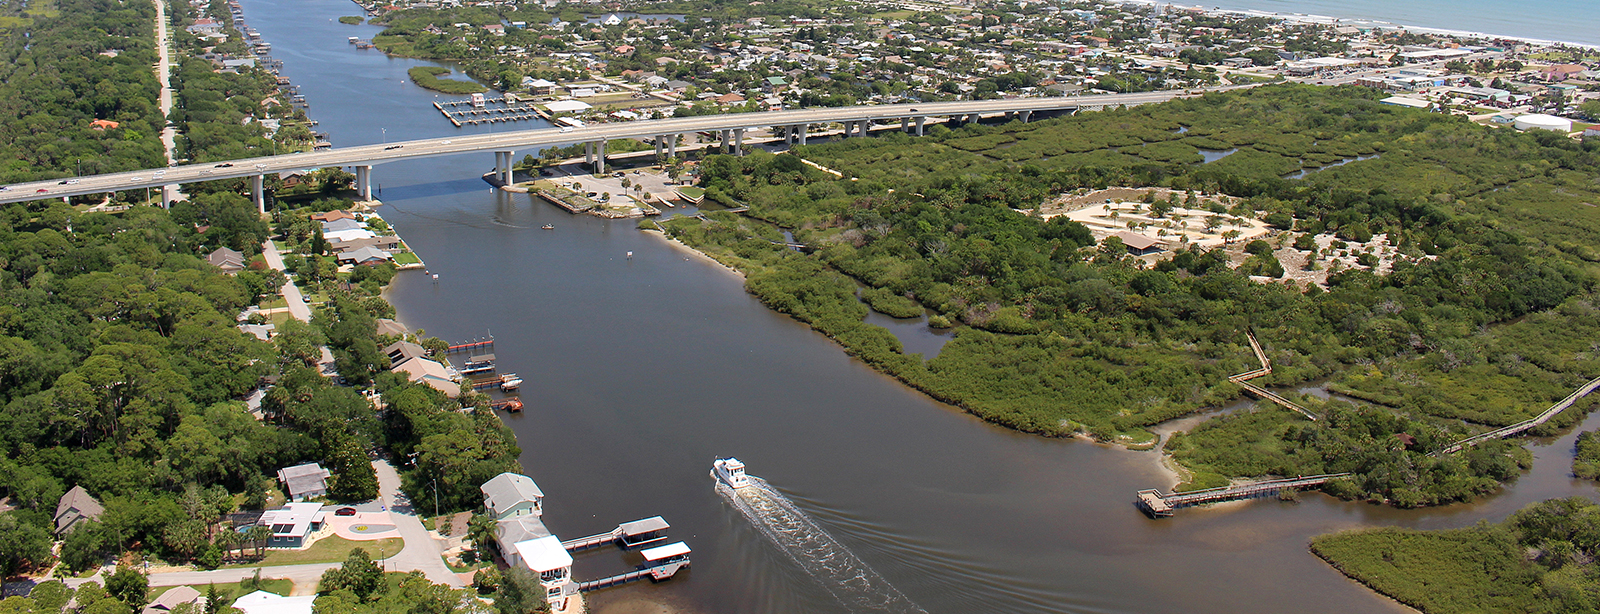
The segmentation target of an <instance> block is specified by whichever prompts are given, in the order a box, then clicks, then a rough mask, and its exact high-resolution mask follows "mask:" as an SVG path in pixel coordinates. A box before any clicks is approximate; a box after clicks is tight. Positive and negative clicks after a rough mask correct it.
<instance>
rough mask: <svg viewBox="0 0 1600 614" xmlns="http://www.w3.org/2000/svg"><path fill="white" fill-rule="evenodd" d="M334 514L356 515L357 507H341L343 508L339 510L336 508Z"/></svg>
mask: <svg viewBox="0 0 1600 614" xmlns="http://www.w3.org/2000/svg"><path fill="white" fill-rule="evenodd" d="M333 515H335V516H354V515H356V508H353V507H341V508H339V509H337V510H334V512H333Z"/></svg>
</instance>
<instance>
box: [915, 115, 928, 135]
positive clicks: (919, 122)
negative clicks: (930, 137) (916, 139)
mask: <svg viewBox="0 0 1600 614" xmlns="http://www.w3.org/2000/svg"><path fill="white" fill-rule="evenodd" d="M927 120H928V118H926V117H918V118H917V136H922V123H923V122H925V121H927Z"/></svg>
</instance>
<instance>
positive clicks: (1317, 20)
mask: <svg viewBox="0 0 1600 614" xmlns="http://www.w3.org/2000/svg"><path fill="white" fill-rule="evenodd" d="M1130 2H1132V3H1134V4H1144V5H1150V6H1160V5H1165V6H1167V7H1169V8H1172V9H1179V10H1199V11H1200V12H1201V13H1203V14H1205V15H1210V16H1219V15H1237V16H1245V17H1268V18H1273V19H1281V20H1283V21H1286V22H1289V23H1296V24H1317V25H1329V26H1333V25H1337V26H1352V27H1368V28H1376V29H1380V30H1403V31H1406V32H1415V33H1418V34H1432V35H1437V36H1452V37H1458V38H1472V39H1484V40H1511V41H1517V42H1521V43H1526V44H1529V45H1536V46H1547V47H1548V46H1567V47H1581V48H1584V49H1595V50H1600V43H1582V42H1576V41H1564V40H1557V39H1545V38H1533V37H1529V36H1516V35H1509V34H1492V33H1488V32H1478V31H1475V30H1456V29H1452V28H1440V27H1432V26H1415V25H1408V24H1402V23H1394V22H1391V21H1385V20H1382V19H1375V18H1370V17H1333V16H1329V15H1314V14H1309V13H1285V12H1278V11H1266V10H1261V9H1229V8H1222V7H1215V6H1214V7H1204V6H1198V5H1183V4H1174V3H1164V2H1159V1H1158V0H1130Z"/></svg>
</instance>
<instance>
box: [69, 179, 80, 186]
mask: <svg viewBox="0 0 1600 614" xmlns="http://www.w3.org/2000/svg"><path fill="white" fill-rule="evenodd" d="M67 185H78V180H77V179H68V180H67Z"/></svg>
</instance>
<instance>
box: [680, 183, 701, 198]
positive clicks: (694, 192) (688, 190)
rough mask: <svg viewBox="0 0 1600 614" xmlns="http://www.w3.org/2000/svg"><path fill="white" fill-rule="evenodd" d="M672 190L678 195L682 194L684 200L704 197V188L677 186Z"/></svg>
mask: <svg viewBox="0 0 1600 614" xmlns="http://www.w3.org/2000/svg"><path fill="white" fill-rule="evenodd" d="M674 189H676V190H677V191H678V193H679V194H682V195H683V197H684V198H688V199H695V198H702V197H704V196H705V195H706V190H705V188H698V187H695V186H692V185H686V186H678V187H677V188H674Z"/></svg>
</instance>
